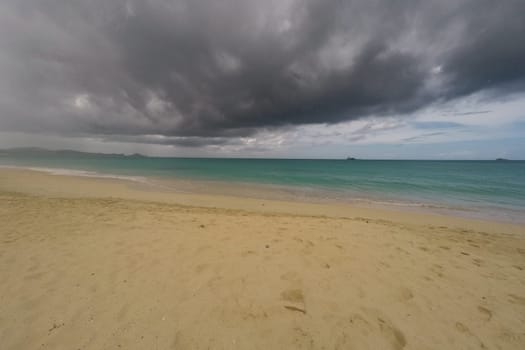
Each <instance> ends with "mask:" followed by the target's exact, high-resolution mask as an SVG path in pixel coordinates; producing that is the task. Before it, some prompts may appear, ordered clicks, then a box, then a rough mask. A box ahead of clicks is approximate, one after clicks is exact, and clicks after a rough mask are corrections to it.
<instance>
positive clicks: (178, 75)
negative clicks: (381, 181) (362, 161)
mask: <svg viewBox="0 0 525 350" xmlns="http://www.w3.org/2000/svg"><path fill="white" fill-rule="evenodd" d="M524 13H525V1H523V0H502V1H497V2H494V1H488V0H439V1H438V0H435V1H417V0H405V1H389V0H362V1H343V0H322V1H321V0H306V1H304V0H303V1H299V0H287V1H286V0H284V1H283V0H279V1H277V0H275V1H255V0H242V1H241V0H223V1H215V0H180V1H177V0H173V1H170V0H148V1H133V0H129V1H124V0H112V1H107V0H104V1H103V0H90V1H85V0H84V1H80V0H38V1H37V0H25V1H21V0H0V76H1V77H2V79H1V81H0V131H23V132H54V133H59V134H62V135H73V134H78V133H83V134H90V135H104V136H103V137H104V138H106V139H108V140H115V141H118V140H126V139H127V140H133V139H135V140H136V142H138V143H158V144H177V145H180V144H182V145H188V146H201V145H204V144H212V145H217V144H227V143H228V142H229V141H228V139H230V138H235V137H241V136H249V135H251V134H254V133H256V132H257V131H259V130H261V129H271V128H277V127H286V126H294V125H302V124H313V123H337V122H340V121H346V120H353V119H357V118H364V117H366V116H369V115H374V116H382V115H392V114H405V113H410V112H413V111H416V110H418V109H419V108H422V107H425V106H427V105H429V104H431V103H436V102H440V101H441V102H443V101H446V100H449V99H454V98H457V97H461V96H465V95H468V94H472V93H476V92H480V91H487V92H490V93H491V95H492V96H493V97H494V98H497V97H498V96H501V95H506V94H509V93H513V92H517V91H523V90H525V66H524V65H523V62H524V61H525V40H523V38H524V37H525V19H524V15H523V14H524ZM148 135H163V136H165V138H158V137H152V136H148Z"/></svg>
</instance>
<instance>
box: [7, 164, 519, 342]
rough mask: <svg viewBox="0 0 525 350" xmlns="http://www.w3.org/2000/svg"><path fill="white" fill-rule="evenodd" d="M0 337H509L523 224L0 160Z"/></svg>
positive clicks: (513, 328)
mask: <svg viewBox="0 0 525 350" xmlns="http://www.w3.org/2000/svg"><path fill="white" fill-rule="evenodd" d="M0 222H1V223H2V225H0V281H1V284H0V340H1V343H2V346H1V347H2V348H3V349H46V348H47V349H105V348H107V349H118V348H122V349H208V348H209V349H484V348H486V349H523V348H525V227H524V226H519V225H511V224H502V223H497V222H491V221H475V220H467V219H461V218H456V217H449V216H440V215H431V214H424V213H413V212H400V211H395V210H393V209H392V210H388V209H378V208H367V207H358V206H352V205H345V204H326V203H325V204H320V203H317V204H314V203H303V202H297V201H295V202H292V201H276V200H266V199H260V198H239V197H232V196H225V195H206V194H203V193H198V194H193V193H176V192H171V191H170V192H163V191H161V190H160V189H159V188H155V187H150V186H147V185H145V184H140V183H135V182H129V181H121V180H112V179H97V178H81V177H74V176H55V175H49V174H44V173H39V172H34V171H23V170H7V169H2V170H0Z"/></svg>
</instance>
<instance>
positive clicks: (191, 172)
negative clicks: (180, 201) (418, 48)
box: [0, 151, 525, 223]
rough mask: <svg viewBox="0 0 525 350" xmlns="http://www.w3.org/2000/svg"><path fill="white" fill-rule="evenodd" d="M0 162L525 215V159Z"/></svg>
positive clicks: (100, 157)
mask: <svg viewBox="0 0 525 350" xmlns="http://www.w3.org/2000/svg"><path fill="white" fill-rule="evenodd" d="M0 166H3V167H22V168H31V169H35V170H43V171H47V172H50V173H54V174H58V175H60V174H66V175H67V174H69V175H78V176H95V177H114V178H123V179H128V180H131V181H140V182H148V183H151V184H155V183H159V184H160V183H162V186H164V187H166V186H169V185H167V184H171V187H172V188H171V190H177V184H180V183H182V182H181V181H184V182H185V183H188V182H190V183H195V184H198V185H199V186H198V187H199V188H200V189H203V188H204V190H206V188H208V189H209V190H210V192H214V191H212V189H216V188H218V187H221V186H222V185H225V186H226V188H228V194H232V195H235V186H236V185H239V188H244V189H245V188H247V187H249V188H256V189H258V191H257V192H256V193H265V194H267V195H268V194H271V193H273V194H275V196H276V197H277V198H285V199H294V197H296V198H298V199H300V200H303V201H304V200H306V201H312V202H317V201H323V202H326V201H334V202H351V203H362V204H366V205H378V206H389V207H390V206H395V207H399V208H407V209H409V210H418V209H421V210H430V211H434V212H443V213H446V214H457V215H460V216H467V217H479V218H489V219H491V220H500V221H506V222H514V223H525V161H507V160H494V161H472V160H465V161H463V160H359V159H357V160H318V159H315V160H314V159H244V158H243V159H232V158H161V157H145V156H140V155H131V156H129V155H118V154H113V155H106V154H93V153H81V152H70V151H62V152H58V151H56V152H51V151H46V152H43V151H33V152H27V151H25V152H4V151H0ZM170 180H173V181H172V182H170ZM175 180H176V181H175ZM232 189H233V190H232ZM240 192H243V191H240ZM240 192H239V193H240ZM243 193H244V192H243ZM270 197H271V196H270Z"/></svg>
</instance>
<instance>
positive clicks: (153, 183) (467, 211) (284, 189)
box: [0, 165, 525, 225]
mask: <svg viewBox="0 0 525 350" xmlns="http://www.w3.org/2000/svg"><path fill="white" fill-rule="evenodd" d="M6 170H7V171H15V172H17V171H20V172H25V171H30V172H37V173H42V174H47V175H50V176H62V177H73V178H80V179H81V178H87V179H102V180H104V179H106V180H113V181H123V182H130V183H131V184H135V185H136V186H135V185H132V186H131V187H134V186H135V187H137V188H138V187H140V188H142V189H143V190H147V191H153V192H168V193H172V194H174V195H180V194H184V195H190V196H191V195H199V196H202V195H205V196H219V197H232V198H237V199H239V200H242V199H251V200H264V201H278V202H290V203H294V202H297V203H309V204H320V205H337V206H350V207H357V208H364V209H371V210H374V209H379V210H386V211H395V212H400V213H413V214H415V215H419V214H429V215H438V216H445V217H456V218H462V219H467V220H477V221H488V222H498V223H502V224H513V225H525V216H524V215H522V214H523V213H524V211H523V210H521V209H510V208H507V209H502V208H500V207H492V208H490V207H483V208H480V207H473V208H466V207H464V206H459V205H451V204H445V203H432V202H424V201H419V202H416V201H412V200H402V199H395V200H394V199H389V198H386V197H385V198H383V199H381V198H372V197H350V198H349V197H348V196H342V197H341V196H340V197H337V196H336V193H337V192H339V191H337V190H335V189H333V190H332V189H318V188H311V187H301V186H293V185H290V186H284V185H277V184H264V183H262V184H261V183H252V182H232V181H227V180H225V181H221V180H206V179H186V178H177V177H173V178H169V179H168V178H164V177H162V178H160V177H154V176H134V175H119V174H110V173H101V172H97V171H88V170H78V169H65V168H45V167H29V166H27V167H26V166H9V165H0V174H1V173H2V171H6ZM489 208H490V209H489Z"/></svg>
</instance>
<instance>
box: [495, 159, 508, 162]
mask: <svg viewBox="0 0 525 350" xmlns="http://www.w3.org/2000/svg"><path fill="white" fill-rule="evenodd" d="M496 161H498V162H506V161H508V159H505V158H496Z"/></svg>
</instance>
